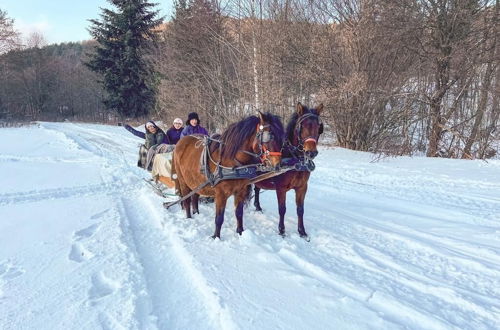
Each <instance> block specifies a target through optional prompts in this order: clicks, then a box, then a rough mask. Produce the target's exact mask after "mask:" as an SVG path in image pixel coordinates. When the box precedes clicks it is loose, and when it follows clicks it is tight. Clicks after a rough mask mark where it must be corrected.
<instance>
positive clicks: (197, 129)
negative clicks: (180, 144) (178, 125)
mask: <svg viewBox="0 0 500 330" xmlns="http://www.w3.org/2000/svg"><path fill="white" fill-rule="evenodd" d="M193 134H203V135H208V132H207V130H206V129H205V128H203V127H201V126H200V125H196V126H191V125H187V126H186V127H184V129H183V130H182V133H181V138H183V137H184V136H186V135H193Z"/></svg>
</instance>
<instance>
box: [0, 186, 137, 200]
mask: <svg viewBox="0 0 500 330" xmlns="http://www.w3.org/2000/svg"><path fill="white" fill-rule="evenodd" d="M139 186H140V185H139V184H136V185H130V184H129V183H128V182H127V183H125V182H119V181H118V182H117V181H115V182H111V183H99V184H93V185H87V186H77V187H68V188H55V189H41V190H32V191H26V192H22V193H7V194H0V205H6V204H17V203H33V202H38V201H43V200H48V199H65V198H73V197H85V196H94V195H99V194H106V195H114V194H116V193H119V192H127V191H133V190H134V189H137V187H139Z"/></svg>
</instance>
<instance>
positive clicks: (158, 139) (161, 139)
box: [124, 123, 168, 149]
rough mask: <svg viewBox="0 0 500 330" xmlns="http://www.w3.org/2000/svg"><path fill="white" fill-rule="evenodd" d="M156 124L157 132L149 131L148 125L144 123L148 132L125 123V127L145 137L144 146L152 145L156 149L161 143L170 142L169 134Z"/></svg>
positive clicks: (149, 146) (147, 147) (136, 134)
mask: <svg viewBox="0 0 500 330" xmlns="http://www.w3.org/2000/svg"><path fill="white" fill-rule="evenodd" d="M153 124H154V123H153ZM154 125H155V127H156V133H155V134H152V133H150V132H149V131H148V129H147V128H146V125H144V129H145V130H146V133H143V132H141V131H138V130H136V129H134V128H133V127H132V126H130V125H125V126H124V127H125V129H127V131H129V132H130V133H132V134H134V135H135V136H138V137H140V138H143V139H145V141H144V146H145V147H146V149H149V148H151V147H152V148H153V149H155V148H156V147H157V146H158V145H159V144H162V143H168V141H167V136H166V135H165V132H163V130H162V129H161V128H159V127H158V126H156V124H154Z"/></svg>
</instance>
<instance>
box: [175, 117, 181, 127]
mask: <svg viewBox="0 0 500 330" xmlns="http://www.w3.org/2000/svg"><path fill="white" fill-rule="evenodd" d="M182 123H183V121H182V119H180V118H175V119H174V124H181V125H182Z"/></svg>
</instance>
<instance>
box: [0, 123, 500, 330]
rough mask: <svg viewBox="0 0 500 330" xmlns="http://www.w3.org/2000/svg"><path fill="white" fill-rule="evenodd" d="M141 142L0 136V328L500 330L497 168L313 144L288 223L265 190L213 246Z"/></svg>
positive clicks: (69, 132) (92, 132)
mask: <svg viewBox="0 0 500 330" xmlns="http://www.w3.org/2000/svg"><path fill="white" fill-rule="evenodd" d="M138 142H140V140H139V139H137V138H136V137H134V136H133V135H131V134H130V133H128V132H127V131H126V130H124V129H123V128H121V127H111V126H102V125H88V124H71V123H40V124H39V125H38V126H31V127H22V128H4V129H0V328H1V329H100V328H104V329H499V328H500V161H498V160H496V161H490V162H488V163H487V162H483V161H466V160H448V159H427V158H406V157H401V158H387V159H383V160H381V161H379V162H371V160H372V157H371V155H369V154H366V153H360V152H352V151H347V150H343V149H320V154H319V156H318V157H317V161H316V165H317V169H316V170H315V171H314V172H313V174H312V176H311V180H310V184H309V192H308V194H307V196H306V205H305V225H306V230H307V231H308V233H309V235H310V237H311V241H310V242H306V241H305V240H303V239H301V238H300V237H299V235H298V234H297V232H296V226H297V220H296V215H295V203H294V193H293V192H290V193H289V195H288V203H287V209H288V212H287V216H286V225H287V231H288V236H287V237H286V238H284V239H283V238H282V237H280V236H279V235H278V234H277V224H278V220H277V219H278V211H277V205H276V197H275V194H274V192H272V191H267V192H264V193H263V195H262V199H261V202H262V205H263V208H264V213H263V214H261V213H256V212H254V211H253V208H252V207H248V209H246V211H245V218H244V225H245V229H246V230H245V232H244V233H243V235H242V236H241V237H240V236H238V235H236V234H235V227H236V224H235V218H234V213H233V211H234V209H233V207H232V203H228V205H229V206H228V209H227V210H226V221H225V223H224V226H223V231H222V240H212V239H211V238H209V236H210V235H211V234H212V233H213V226H214V225H213V222H214V219H213V214H214V211H213V205H210V204H209V205H202V206H201V214H199V215H195V217H194V218H193V219H185V218H184V213H183V212H182V211H181V210H180V208H179V207H174V208H173V209H172V210H170V211H166V210H165V209H164V208H163V207H162V202H163V200H162V199H161V198H160V197H159V196H157V195H155V194H154V193H153V191H152V190H151V189H150V187H148V186H147V184H146V183H145V182H144V181H143V180H142V178H145V177H147V173H146V172H145V171H143V170H141V169H139V168H137V167H136V166H135V164H136V161H137V158H136V152H137V144H138Z"/></svg>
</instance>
